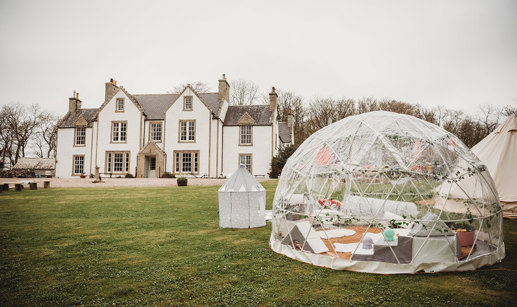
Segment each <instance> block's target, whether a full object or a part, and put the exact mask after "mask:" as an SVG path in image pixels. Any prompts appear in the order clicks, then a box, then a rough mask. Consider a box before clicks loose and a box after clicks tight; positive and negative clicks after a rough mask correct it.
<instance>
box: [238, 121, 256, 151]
mask: <svg viewBox="0 0 517 307" xmlns="http://www.w3.org/2000/svg"><path fill="white" fill-rule="evenodd" d="M243 127H249V128H250V133H249V136H250V143H243V142H242V132H243V131H242V130H243ZM239 146H253V125H240V126H239Z"/></svg>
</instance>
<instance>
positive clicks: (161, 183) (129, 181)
mask: <svg viewBox="0 0 517 307" xmlns="http://www.w3.org/2000/svg"><path fill="white" fill-rule="evenodd" d="M45 180H50V187H51V188H83V187H167V186H175V185H176V179H175V178H102V181H103V182H101V183H92V181H93V179H91V178H84V179H81V178H51V179H40V178H0V182H20V181H37V182H38V187H43V181H45ZM257 180H258V181H259V182H260V181H265V180H267V179H257ZM225 182H226V179H201V178H188V185H197V186H208V185H219V186H220V185H223V183H225Z"/></svg>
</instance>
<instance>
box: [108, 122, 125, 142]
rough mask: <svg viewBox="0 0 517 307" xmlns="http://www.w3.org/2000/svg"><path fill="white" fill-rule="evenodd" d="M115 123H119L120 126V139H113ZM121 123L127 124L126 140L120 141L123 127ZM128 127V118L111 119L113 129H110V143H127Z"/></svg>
mask: <svg viewBox="0 0 517 307" xmlns="http://www.w3.org/2000/svg"><path fill="white" fill-rule="evenodd" d="M115 124H118V126H119V128H118V129H117V131H118V132H117V134H118V138H119V141H114V140H113V127H114V125H115ZM121 124H125V125H126V131H125V140H124V141H120V139H121V136H122V129H121V128H120V127H122V125H121ZM127 128H128V125H127V120H113V121H111V131H110V136H109V137H110V143H111V144H127Z"/></svg>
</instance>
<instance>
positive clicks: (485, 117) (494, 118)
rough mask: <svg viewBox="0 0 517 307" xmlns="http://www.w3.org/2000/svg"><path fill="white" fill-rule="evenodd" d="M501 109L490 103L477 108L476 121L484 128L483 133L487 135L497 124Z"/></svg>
mask: <svg viewBox="0 0 517 307" xmlns="http://www.w3.org/2000/svg"><path fill="white" fill-rule="evenodd" d="M501 115H502V110H500V109H498V108H497V107H494V106H492V105H484V106H481V107H480V108H479V113H478V121H479V123H480V124H481V125H482V126H483V128H484V130H485V132H484V133H485V135H489V134H490V133H492V131H494V130H495V128H497V126H499V121H500V119H501Z"/></svg>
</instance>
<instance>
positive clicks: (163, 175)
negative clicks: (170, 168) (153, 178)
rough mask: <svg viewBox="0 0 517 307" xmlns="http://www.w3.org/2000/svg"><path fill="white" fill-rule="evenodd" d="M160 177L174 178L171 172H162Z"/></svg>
mask: <svg viewBox="0 0 517 307" xmlns="http://www.w3.org/2000/svg"><path fill="white" fill-rule="evenodd" d="M162 178H176V176H174V174H173V173H169V172H165V173H163V174H162Z"/></svg>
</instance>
